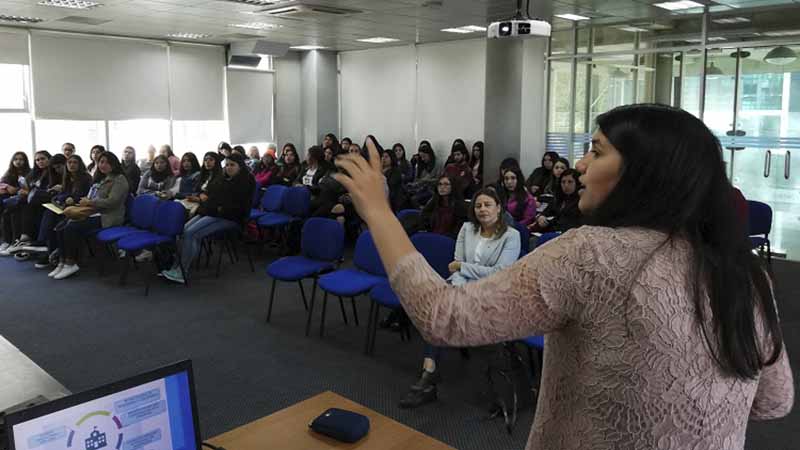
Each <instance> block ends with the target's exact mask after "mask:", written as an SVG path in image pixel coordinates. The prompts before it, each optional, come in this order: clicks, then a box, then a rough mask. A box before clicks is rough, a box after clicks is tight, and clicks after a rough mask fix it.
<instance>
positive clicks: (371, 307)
mask: <svg viewBox="0 0 800 450" xmlns="http://www.w3.org/2000/svg"><path fill="white" fill-rule="evenodd" d="M374 315H375V301H374V300H372V299H370V302H369V320H368V321H367V337H366V338H365V339H364V354H365V355H369V347H370V345H369V344H370V341H371V340H372V326H373V322H374V321H375V319H374Z"/></svg>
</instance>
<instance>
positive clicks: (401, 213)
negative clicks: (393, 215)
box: [397, 209, 422, 221]
mask: <svg viewBox="0 0 800 450" xmlns="http://www.w3.org/2000/svg"><path fill="white" fill-rule="evenodd" d="M412 214H422V211H420V210H419V209H401V210H400V211H397V220H400V221H402V220H403V218H404V217H406V216H409V215H412Z"/></svg>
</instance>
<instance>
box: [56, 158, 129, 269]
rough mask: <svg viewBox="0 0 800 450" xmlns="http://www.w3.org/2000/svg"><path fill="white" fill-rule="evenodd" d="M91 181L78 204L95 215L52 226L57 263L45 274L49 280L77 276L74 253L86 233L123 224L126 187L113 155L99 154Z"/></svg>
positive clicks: (76, 257) (126, 194) (119, 166)
mask: <svg viewBox="0 0 800 450" xmlns="http://www.w3.org/2000/svg"><path fill="white" fill-rule="evenodd" d="M93 181H94V184H93V185H92V187H91V188H90V189H89V194H88V195H87V196H86V197H83V198H81V199H80V201H79V202H78V205H79V206H85V207H89V208H92V209H93V210H94V211H95V212H94V213H93V214H91V215H90V216H89V217H87V218H85V219H83V220H65V221H63V222H61V224H60V225H59V226H57V227H56V240H57V242H58V250H59V253H58V254H59V263H58V265H57V266H56V268H55V269H54V270H53V271H52V272H50V273H49V274H48V276H49V277H52V278H53V279H56V280H63V279H64V278H67V277H70V276H72V275H74V274H76V273H78V271H79V270H80V268H79V267H78V251H79V250H80V248H81V246H82V245H84V243H83V242H84V239H85V238H86V236H87V235H88V234H90V233H93V232H95V231H97V230H100V229H102V228H108V227H114V226H119V225H122V223H123V222H125V201H126V200H127V199H128V195H130V194H129V192H130V188H129V187H128V179H127V178H125V174H124V173H123V171H122V164H120V162H119V160H118V159H117V157H116V155H114V154H113V153H111V152H106V153H103V154H102V155H100V157H99V158H98V160H97V171H96V172H95V175H94V180H93Z"/></svg>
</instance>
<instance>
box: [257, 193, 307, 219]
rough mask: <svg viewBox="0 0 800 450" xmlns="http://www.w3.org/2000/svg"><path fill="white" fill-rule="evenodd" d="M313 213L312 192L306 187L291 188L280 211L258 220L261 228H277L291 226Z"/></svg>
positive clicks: (265, 215)
mask: <svg viewBox="0 0 800 450" xmlns="http://www.w3.org/2000/svg"><path fill="white" fill-rule="evenodd" d="M310 212H311V191H309V190H308V188H307V187H305V186H295V187H293V188H289V189H288V190H287V191H286V194H285V195H284V197H283V207H282V208H281V210H280V211H276V212H270V213H267V214H264V215H263V216H261V217H259V218H258V226H259V227H260V228H275V227H282V226H286V225H289V224H290V223H292V222H294V221H296V220H302V219H305V218H306V217H308V215H309V214H310Z"/></svg>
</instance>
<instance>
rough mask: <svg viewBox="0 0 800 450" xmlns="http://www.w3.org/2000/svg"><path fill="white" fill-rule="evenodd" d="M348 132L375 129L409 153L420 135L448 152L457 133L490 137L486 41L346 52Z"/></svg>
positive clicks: (357, 136) (360, 134)
mask: <svg viewBox="0 0 800 450" xmlns="http://www.w3.org/2000/svg"><path fill="white" fill-rule="evenodd" d="M340 61H341V86H342V87H341V103H342V113H341V124H342V129H341V133H342V136H349V137H351V138H353V139H354V140H356V141H360V140H362V139H364V137H365V136H366V135H367V134H374V135H375V136H376V137H377V138H378V140H379V141H380V142H381V144H382V145H384V146H385V147H388V146H390V145H392V144H393V143H395V142H400V143H402V144H403V145H405V147H406V152H407V153H408V154H409V155H410V154H411V153H414V152H415V151H416V147H417V144H418V142H419V141H420V140H423V139H426V140H429V141H431V144H432V146H433V148H434V149H435V150H436V153H437V154H438V155H441V156H446V155H448V154H449V152H450V146H451V144H452V142H453V140H454V139H455V138H457V137H460V138H462V139H464V140H465V141H466V142H467V145H471V144H472V143H473V142H475V141H477V140H482V139H483V134H484V108H485V91H486V41H485V40H484V39H471V40H465V41H455V42H442V43H435V44H424V45H417V46H413V45H409V46H402V47H390V48H382V49H374V50H362V51H354V52H342V53H341V54H340Z"/></svg>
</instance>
